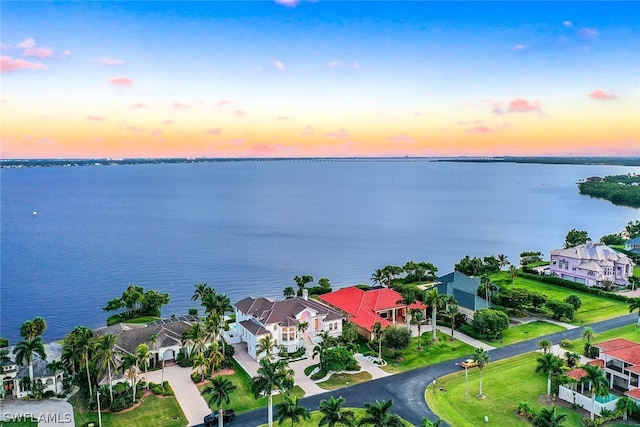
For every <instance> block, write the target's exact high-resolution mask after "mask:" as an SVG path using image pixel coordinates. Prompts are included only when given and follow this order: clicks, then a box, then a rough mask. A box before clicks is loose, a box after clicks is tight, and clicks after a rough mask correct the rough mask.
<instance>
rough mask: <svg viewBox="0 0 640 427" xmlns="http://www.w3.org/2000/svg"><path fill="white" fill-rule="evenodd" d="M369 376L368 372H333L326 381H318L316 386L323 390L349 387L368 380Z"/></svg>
mask: <svg viewBox="0 0 640 427" xmlns="http://www.w3.org/2000/svg"><path fill="white" fill-rule="evenodd" d="M371 378H373V377H372V376H371V374H370V373H369V372H358V373H357V374H344V373H342V374H333V375H331V376H330V377H329V379H328V380H327V381H323V382H321V383H318V386H319V387H320V388H323V389H325V390H337V389H339V388H344V387H349V386H352V385H355V384H358V383H363V382H365V381H369V380H370V379H371Z"/></svg>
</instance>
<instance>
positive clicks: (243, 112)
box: [233, 110, 247, 117]
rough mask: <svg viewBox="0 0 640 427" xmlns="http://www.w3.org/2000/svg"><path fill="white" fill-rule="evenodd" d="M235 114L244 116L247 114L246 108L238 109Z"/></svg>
mask: <svg viewBox="0 0 640 427" xmlns="http://www.w3.org/2000/svg"><path fill="white" fill-rule="evenodd" d="M233 115H234V116H237V117H244V116H246V115H247V112H246V111H244V110H236V111H234V112H233Z"/></svg>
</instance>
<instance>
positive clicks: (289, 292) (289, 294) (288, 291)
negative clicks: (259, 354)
mask: <svg viewBox="0 0 640 427" xmlns="http://www.w3.org/2000/svg"><path fill="white" fill-rule="evenodd" d="M282 295H283V296H284V297H285V298H286V299H291V298H293V297H295V296H296V290H295V289H293V287H292V286H287V287H286V288H284V291H282Z"/></svg>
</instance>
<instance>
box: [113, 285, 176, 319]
mask: <svg viewBox="0 0 640 427" xmlns="http://www.w3.org/2000/svg"><path fill="white" fill-rule="evenodd" d="M167 304H169V294H165V293H161V292H158V291H156V290H153V289H152V290H149V291H146V292H145V290H144V288H143V287H142V286H136V285H129V287H127V289H126V290H125V291H124V292H122V296H121V297H118V298H114V299H112V300H110V301H109V302H108V303H107V305H106V306H105V307H103V308H102V309H103V310H104V311H116V310H122V309H124V310H125V311H124V313H122V314H121V318H120V320H126V319H132V318H134V317H137V316H159V315H160V308H161V307H162V306H164V305H167Z"/></svg>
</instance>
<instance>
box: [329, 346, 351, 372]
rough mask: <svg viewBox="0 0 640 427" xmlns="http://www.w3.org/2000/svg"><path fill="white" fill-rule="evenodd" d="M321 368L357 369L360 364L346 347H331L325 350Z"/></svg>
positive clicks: (337, 369) (332, 369) (336, 369)
mask: <svg viewBox="0 0 640 427" xmlns="http://www.w3.org/2000/svg"><path fill="white" fill-rule="evenodd" d="M322 368H323V369H324V370H326V371H357V370H360V365H359V364H358V362H357V361H356V359H354V357H353V354H351V352H350V351H349V350H348V349H347V348H345V347H333V348H330V349H327V350H326V352H325V354H324V356H323V358H322Z"/></svg>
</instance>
